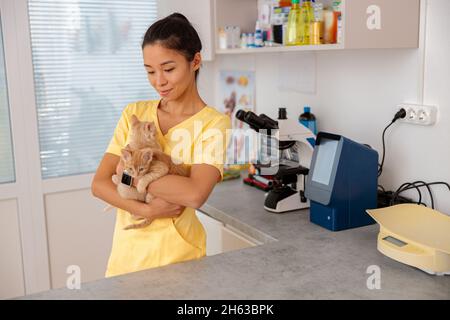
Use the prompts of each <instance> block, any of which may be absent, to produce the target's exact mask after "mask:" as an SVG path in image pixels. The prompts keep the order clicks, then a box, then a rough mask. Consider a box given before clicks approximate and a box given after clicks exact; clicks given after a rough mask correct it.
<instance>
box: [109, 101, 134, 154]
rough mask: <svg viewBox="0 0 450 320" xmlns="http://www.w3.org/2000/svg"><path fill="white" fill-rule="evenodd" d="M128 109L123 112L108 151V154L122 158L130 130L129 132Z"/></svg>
mask: <svg viewBox="0 0 450 320" xmlns="http://www.w3.org/2000/svg"><path fill="white" fill-rule="evenodd" d="M127 109H128V107H127V108H125V110H124V111H123V112H122V116H121V117H120V120H119V122H118V123H117V125H116V129H115V130H114V135H113V137H112V138H111V141H110V142H109V145H108V148H107V149H106V152H107V153H112V154H115V155H117V156H119V157H120V156H121V154H122V153H121V150H122V149H123V148H124V147H125V145H126V141H127V137H128V130H129V119H128V113H127Z"/></svg>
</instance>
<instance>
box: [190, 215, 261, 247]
mask: <svg viewBox="0 0 450 320" xmlns="http://www.w3.org/2000/svg"><path fill="white" fill-rule="evenodd" d="M196 213H197V217H198V218H199V220H200V222H201V223H202V225H203V227H204V228H205V231H206V255H207V256H212V255H215V254H219V253H224V252H228V251H233V250H238V249H243V248H248V247H254V246H257V245H260V244H261V243H260V242H259V241H257V240H255V239H253V238H251V237H250V236H248V235H246V234H244V233H242V232H240V231H239V230H237V229H236V228H233V227H231V226H227V225H225V224H223V223H222V222H220V221H218V220H216V219H214V218H211V217H210V216H208V215H206V214H204V213H202V212H200V211H198V210H197V211H196Z"/></svg>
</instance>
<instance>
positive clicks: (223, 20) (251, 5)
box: [214, 0, 420, 54]
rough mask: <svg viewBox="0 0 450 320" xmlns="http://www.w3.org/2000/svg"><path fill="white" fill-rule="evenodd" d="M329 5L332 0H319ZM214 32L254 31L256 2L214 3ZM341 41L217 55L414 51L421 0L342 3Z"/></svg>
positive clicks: (232, 0)
mask: <svg viewBox="0 0 450 320" xmlns="http://www.w3.org/2000/svg"><path fill="white" fill-rule="evenodd" d="M318 2H321V3H324V4H325V5H329V4H331V3H332V0H318ZM214 8H215V19H214V33H215V32H217V30H218V28H219V27H223V26H226V25H236V26H239V27H240V28H241V31H242V32H246V33H247V32H254V31H255V30H254V29H255V21H256V19H257V12H258V0H215V6H214ZM341 12H342V42H341V43H339V44H326V45H308V46H293V47H265V48H250V49H222V50H221V49H218V43H217V41H216V43H215V48H216V50H215V53H216V54H241V53H264V52H285V51H306V50H336V49H337V50H339V49H362V48H417V47H418V43H419V21H420V0H394V1H393V0H342V5H341Z"/></svg>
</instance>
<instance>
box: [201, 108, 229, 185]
mask: <svg viewBox="0 0 450 320" xmlns="http://www.w3.org/2000/svg"><path fill="white" fill-rule="evenodd" d="M230 129H231V121H230V118H229V117H228V116H226V115H222V116H220V117H218V120H216V121H213V123H212V124H211V125H209V126H208V127H207V128H205V129H204V130H203V132H202V138H201V141H202V146H201V157H195V160H194V163H195V164H209V165H211V166H214V167H216V168H217V169H218V170H219V172H220V180H222V179H223V167H224V164H225V162H226V154H227V152H226V150H227V147H228V143H229V136H230V132H229V130H230Z"/></svg>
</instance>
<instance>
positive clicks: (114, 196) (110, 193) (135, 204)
mask: <svg viewBox="0 0 450 320" xmlns="http://www.w3.org/2000/svg"><path fill="white" fill-rule="evenodd" d="M91 190H92V194H93V195H94V196H95V197H97V198H99V199H101V200H103V201H105V202H107V203H109V204H110V205H112V206H114V207H116V208H120V209H122V210H125V211H127V212H130V213H132V214H138V213H139V212H140V209H141V205H142V203H141V202H139V201H136V200H130V199H124V198H122V197H121V196H120V195H119V193H118V192H117V186H116V185H115V184H114V183H113V182H112V181H111V180H110V179H109V180H108V181H107V180H97V181H93V182H92V186H91Z"/></svg>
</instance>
